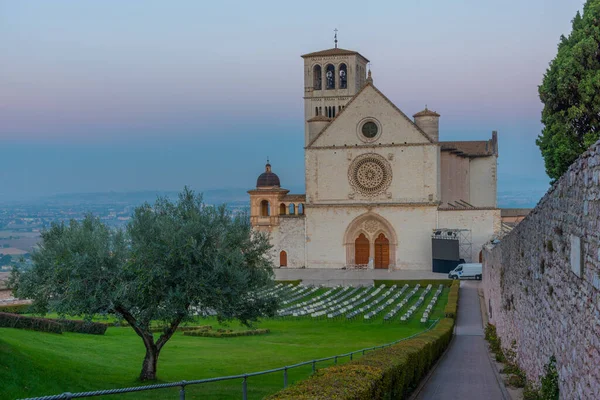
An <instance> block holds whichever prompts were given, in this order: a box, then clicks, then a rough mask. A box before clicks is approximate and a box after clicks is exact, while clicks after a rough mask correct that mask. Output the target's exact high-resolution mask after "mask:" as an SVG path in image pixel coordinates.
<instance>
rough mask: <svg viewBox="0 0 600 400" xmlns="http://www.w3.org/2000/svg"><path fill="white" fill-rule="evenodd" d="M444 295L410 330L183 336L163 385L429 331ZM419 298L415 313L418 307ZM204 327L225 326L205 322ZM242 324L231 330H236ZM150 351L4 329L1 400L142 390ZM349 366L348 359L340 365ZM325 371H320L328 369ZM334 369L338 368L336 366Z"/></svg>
mask: <svg viewBox="0 0 600 400" xmlns="http://www.w3.org/2000/svg"><path fill="white" fill-rule="evenodd" d="M436 289H437V287H436V286H434V287H433V289H432V290H431V292H430V293H429V295H428V296H427V298H426V300H425V303H424V305H423V306H422V307H421V308H420V310H419V311H417V313H416V314H415V315H414V316H413V317H412V319H411V321H410V322H408V323H404V324H403V323H400V322H399V317H400V315H402V314H403V312H402V311H401V312H400V313H399V314H398V315H397V316H396V320H395V321H394V322H391V323H383V321H382V315H383V314H382V315H381V316H380V317H379V318H377V319H375V320H373V321H371V322H363V321H362V317H361V320H357V321H344V320H336V321H328V320H326V319H322V320H313V319H312V318H310V317H304V318H289V319H269V320H264V321H261V322H260V323H259V324H258V326H257V327H259V328H268V329H270V330H271V333H270V334H267V335H261V336H244V337H235V338H203V337H190V336H183V334H182V333H180V332H178V333H176V334H175V335H174V336H173V338H172V339H171V340H170V341H169V342H168V343H167V345H166V346H165V348H164V349H163V351H162V353H161V355H160V359H159V362H158V375H159V378H160V382H172V381H179V380H182V379H185V380H192V379H203V378H210V377H217V376H223V375H237V374H243V373H247V372H254V371H260V370H265V369H270V368H276V367H280V366H284V365H290V364H294V363H298V362H301V361H308V360H311V359H314V358H321V357H327V356H332V355H336V354H341V353H345V352H349V351H352V350H358V349H362V348H365V347H370V346H375V345H380V344H384V343H388V342H391V341H394V340H397V339H400V338H403V337H407V336H410V335H413V334H415V333H417V332H419V331H421V330H423V329H424V328H423V326H421V324H420V322H419V319H420V317H421V314H422V311H423V310H424V308H425V306H426V305H427V304H428V303H429V300H430V298H431V297H432V295H433V293H434V292H435V290H436ZM447 291H448V289H445V290H444V292H443V293H442V296H441V298H440V301H439V302H438V304H437V306H436V308H435V312H434V314H433V315H432V318H433V319H436V318H439V317H441V316H442V314H443V307H444V305H445V304H446V300H447ZM417 298H418V295H417V296H415V297H413V299H412V301H411V303H409V306H410V305H411V304H412V303H413V302H414V301H416V300H417ZM198 325H212V326H213V327H214V328H215V329H216V328H218V327H219V326H218V324H217V322H216V320H214V319H202V320H199V321H198ZM237 327H238V326H237V325H236V324H231V325H230V326H229V328H233V329H236V328H237ZM143 356H144V346H143V344H142V341H141V339H140V338H139V337H137V336H136V334H135V333H134V332H133V330H132V329H131V328H128V327H123V328H109V329H108V330H107V332H106V334H105V335H104V336H96V335H83V334H75V333H64V334H62V335H56V334H49V333H40V332H33V331H25V330H16V329H8V328H0V398H2V399H5V398H6V399H11V398H19V397H33V396H41V395H50V394H59V393H63V392H66V391H69V392H78V391H89V390H99V389H109V388H119V387H127V386H136V385H139V384H140V383H139V382H138V381H137V380H136V379H137V376H138V374H139V372H140V368H141V363H142V359H143ZM340 362H342V360H340ZM327 365H328V364H327V363H321V364H319V368H323V367H325V366H327ZM329 365H331V363H330V364H329ZM310 373H311V367H310V366H307V367H302V368H299V369H293V370H290V371H289V376H288V383H289V384H292V383H293V382H295V381H298V380H301V379H305V378H306V377H308V376H309V375H310ZM282 385H283V374H282V373H276V374H270V375H265V376H259V377H252V378H249V380H248V389H249V392H248V393H249V395H248V398H249V399H259V398H263V397H264V396H266V395H268V394H271V393H274V392H276V391H278V390H280V389H281V388H282ZM241 390H242V381H241V380H232V381H226V382H220V383H209V384H203V385H196V386H190V387H188V389H187V396H186V398H187V399H201V398H210V399H240V398H241ZM116 398H123V399H177V398H178V389H162V390H156V391H144V392H138V393H130V394H123V395H119V396H105V397H101V399H116Z"/></svg>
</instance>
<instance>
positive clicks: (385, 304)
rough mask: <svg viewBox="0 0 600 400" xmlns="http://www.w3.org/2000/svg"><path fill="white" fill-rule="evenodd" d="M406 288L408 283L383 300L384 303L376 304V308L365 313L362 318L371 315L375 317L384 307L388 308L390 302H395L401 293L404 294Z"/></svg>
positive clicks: (370, 317) (369, 317)
mask: <svg viewBox="0 0 600 400" xmlns="http://www.w3.org/2000/svg"><path fill="white" fill-rule="evenodd" d="M407 289H408V284H406V285H404V286H403V287H402V289H400V290H399V291H397V292H396V293H394V295H393V296H392V297H390V298H389V299H387V300H386V301H385V303H383V304H381V305H379V306H377V308H375V309H374V310H373V311H370V312H368V313H366V314H365V316H364V317H363V318H364V319H372V318H373V317H376V316H377V315H378V314H379V313H381V312H382V311H383V310H385V309H386V308H388V307H390V306H391V305H392V304H394V302H396V300H398V299H399V298H400V296H402V294H404V292H406V290H407Z"/></svg>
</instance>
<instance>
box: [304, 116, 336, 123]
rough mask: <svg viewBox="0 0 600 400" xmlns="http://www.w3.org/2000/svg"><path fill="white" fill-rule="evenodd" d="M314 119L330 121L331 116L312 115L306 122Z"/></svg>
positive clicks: (314, 120)
mask: <svg viewBox="0 0 600 400" xmlns="http://www.w3.org/2000/svg"><path fill="white" fill-rule="evenodd" d="M316 121H324V122H329V121H331V118H329V117H326V116H324V115H317V116H316V117H312V118H311V119H309V120H307V121H306V122H316Z"/></svg>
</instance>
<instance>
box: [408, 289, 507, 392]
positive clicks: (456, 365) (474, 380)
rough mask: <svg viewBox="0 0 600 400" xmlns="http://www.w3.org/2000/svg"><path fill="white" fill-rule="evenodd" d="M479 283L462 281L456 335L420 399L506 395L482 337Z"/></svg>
mask: <svg viewBox="0 0 600 400" xmlns="http://www.w3.org/2000/svg"><path fill="white" fill-rule="evenodd" d="M478 287H479V282H476V281H463V282H461V288H460V297H459V303H458V306H459V311H458V319H457V321H456V331H455V334H456V336H455V337H454V339H453V340H452V343H451V344H450V348H449V349H448V352H447V353H446V354H445V355H444V357H443V359H442V360H441V361H440V363H439V365H438V367H437V369H436V370H435V371H434V372H433V375H432V376H431V377H430V379H429V381H427V383H426V384H425V386H424V387H423V390H422V391H421V393H419V395H418V397H417V399H435V400H446V399H461V400H462V399H482V400H503V399H504V396H503V394H502V391H501V389H500V386H499V384H498V381H497V380H496V375H495V373H494V370H493V369H492V365H491V363H490V361H489V356H488V354H487V347H486V343H485V340H484V338H483V327H482V322H481V309H480V306H479V295H478V293H477V289H478Z"/></svg>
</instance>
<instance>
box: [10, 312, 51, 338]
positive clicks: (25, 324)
mask: <svg viewBox="0 0 600 400" xmlns="http://www.w3.org/2000/svg"><path fill="white" fill-rule="evenodd" d="M0 328H15V329H29V330H33V331H40V332H50V333H59V334H62V326H61V325H60V324H59V323H58V322H56V321H54V320H51V319H47V318H35V317H26V316H23V315H19V314H9V313H4V312H0Z"/></svg>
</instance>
